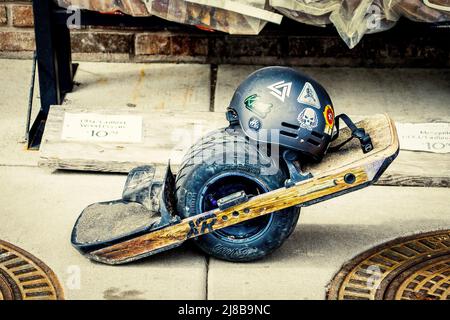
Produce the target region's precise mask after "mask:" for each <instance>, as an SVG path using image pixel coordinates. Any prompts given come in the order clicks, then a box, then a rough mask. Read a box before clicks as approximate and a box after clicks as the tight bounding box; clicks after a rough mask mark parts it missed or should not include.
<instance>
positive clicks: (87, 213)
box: [72, 200, 161, 251]
mask: <svg viewBox="0 0 450 320" xmlns="http://www.w3.org/2000/svg"><path fill="white" fill-rule="evenodd" d="M160 221H161V215H160V214H159V212H156V211H151V210H148V209H147V208H146V207H145V206H144V205H142V204H140V203H137V202H126V201H123V200H117V201H109V202H101V203H95V204H92V205H90V206H88V207H87V208H86V209H84V210H83V212H82V213H81V215H80V217H79V218H78V220H77V222H76V224H75V227H74V229H73V232H72V243H73V244H74V246H75V247H76V248H77V249H79V250H81V251H85V250H86V249H92V248H94V247H95V248H97V247H103V246H105V245H107V244H110V243H115V242H118V241H123V240H125V239H127V238H129V237H131V236H136V235H137V234H141V233H145V232H148V231H149V230H151V229H152V228H153V227H154V226H155V225H157V224H158V223H159V222H160Z"/></svg>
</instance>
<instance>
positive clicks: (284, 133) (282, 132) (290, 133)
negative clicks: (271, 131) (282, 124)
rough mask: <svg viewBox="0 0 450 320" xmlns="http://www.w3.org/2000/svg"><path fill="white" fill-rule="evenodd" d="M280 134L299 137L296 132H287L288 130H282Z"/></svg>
mask: <svg viewBox="0 0 450 320" xmlns="http://www.w3.org/2000/svg"><path fill="white" fill-rule="evenodd" d="M280 134H281V135H283V136H288V137H291V138H297V137H298V135H297V134H296V133H292V132H287V131H284V130H281V131H280Z"/></svg>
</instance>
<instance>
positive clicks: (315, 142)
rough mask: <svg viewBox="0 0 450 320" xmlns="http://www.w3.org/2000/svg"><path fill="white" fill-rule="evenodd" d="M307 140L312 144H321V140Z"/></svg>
mask: <svg viewBox="0 0 450 320" xmlns="http://www.w3.org/2000/svg"><path fill="white" fill-rule="evenodd" d="M307 141H308V143H310V144H312V145H315V146H316V147H317V146H318V145H320V142H318V141H315V140H313V139H308V140H307Z"/></svg>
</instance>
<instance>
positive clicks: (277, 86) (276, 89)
mask: <svg viewBox="0 0 450 320" xmlns="http://www.w3.org/2000/svg"><path fill="white" fill-rule="evenodd" d="M291 88H292V82H285V81H284V80H283V81H280V82H277V83H274V84H271V85H270V86H268V87H267V89H270V93H271V94H272V95H274V96H275V97H277V98H278V99H280V100H281V102H284V100H285V99H286V97H288V98H289V96H290V94H291Z"/></svg>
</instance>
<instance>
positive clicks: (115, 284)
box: [0, 60, 450, 300]
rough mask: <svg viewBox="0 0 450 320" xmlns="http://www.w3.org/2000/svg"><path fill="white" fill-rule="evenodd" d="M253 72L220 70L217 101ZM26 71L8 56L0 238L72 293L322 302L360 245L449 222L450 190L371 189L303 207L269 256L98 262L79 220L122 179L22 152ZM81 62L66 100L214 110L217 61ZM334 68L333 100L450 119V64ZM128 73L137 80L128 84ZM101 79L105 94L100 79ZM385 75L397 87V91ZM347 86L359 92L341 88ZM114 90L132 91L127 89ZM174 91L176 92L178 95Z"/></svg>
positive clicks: (323, 72)
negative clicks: (90, 256)
mask: <svg viewBox="0 0 450 320" xmlns="http://www.w3.org/2000/svg"><path fill="white" fill-rule="evenodd" d="M142 68H143V69H145V70H146V71H144V74H145V76H143V77H144V79H143V80H142V79H141V80H139V79H140V78H139V76H136V74H137V75H142V73H141V71H140V70H141V69H142ZM147 69H148V70H147ZM166 69H170V72H168V73H166V72H165V71H163V70H166ZM249 69H251V68H250V67H242V66H239V67H237V66H225V67H220V68H219V75H218V76H219V77H218V86H217V90H216V99H215V101H216V105H217V103H219V102H222V104H223V103H224V102H225V101H227V99H228V97H229V96H230V92H232V88H233V86H235V85H237V83H238V82H239V81H240V79H241V78H242V76H243V75H244V74H247V73H248V70H249ZM30 70H31V62H30V61H29V60H22V61H21V60H0V97H1V98H2V99H0V112H1V113H2V117H1V118H0V148H1V150H2V151H1V153H0V177H1V179H0V201H1V203H2V210H1V211H0V212H1V213H0V239H2V240H6V241H9V242H12V243H13V244H15V245H17V246H20V247H22V248H23V249H25V250H28V251H30V252H31V253H33V254H35V255H36V256H37V257H39V258H41V259H42V260H43V261H45V262H46V263H47V264H48V265H49V266H50V267H51V268H52V269H53V270H54V271H55V272H56V274H57V276H58V277H59V279H60V280H61V282H62V284H63V286H64V289H65V293H66V297H67V298H69V299H127V298H134V299H205V298H208V299H227V300H229V299H239V298H249V299H261V298H273V299H283V298H292V299H323V298H324V295H325V287H326V285H327V283H328V282H329V281H330V279H331V277H332V276H333V274H334V273H335V272H337V271H338V269H339V267H340V266H341V265H342V264H343V263H345V262H346V261H347V260H348V259H350V258H351V257H353V256H355V255H357V254H358V253H360V252H361V251H363V250H365V249H367V248H370V247H372V246H374V245H377V244H379V243H382V242H384V241H386V240H388V239H392V238H396V237H398V236H401V235H406V234H412V233H416V232H419V231H429V230H435V229H443V228H450V218H449V214H450V208H449V206H448V199H449V196H450V189H448V188H400V187H371V188H368V189H365V190H362V191H359V192H355V193H351V194H348V195H346V196H343V197H340V198H337V199H334V200H331V201H328V202H325V203H322V204H318V205H315V206H312V207H310V208H305V209H303V211H302V214H301V218H300V221H299V226H298V227H297V229H296V230H295V232H294V233H293V235H292V236H291V237H290V238H289V239H288V241H287V242H286V243H285V244H284V245H283V247H282V248H281V249H280V250H278V251H277V252H275V253H274V254H273V255H271V256H269V257H268V258H267V259H264V260H262V261H258V262H254V263H246V264H235V263H228V262H222V261H218V260H216V259H210V258H207V257H205V256H204V255H203V254H202V253H200V252H199V251H198V250H195V249H193V248H191V247H190V246H189V245H188V246H183V247H181V248H179V249H176V250H174V251H171V252H167V253H163V254H160V255H157V256H154V257H151V258H149V259H145V260H144V261H142V262H139V263H134V264H130V265H126V266H117V267H110V266H104V265H100V264H96V263H91V262H89V261H87V260H86V259H85V258H83V257H82V256H81V255H80V254H79V253H78V252H76V251H75V250H74V249H73V248H72V247H71V245H70V241H69V238H70V231H71V228H72V226H73V224H74V222H75V219H76V218H77V216H78V214H79V213H80V212H81V210H82V209H83V208H84V207H85V206H86V205H88V204H90V203H93V202H98V201H103V200H110V199H114V198H118V197H120V194H121V191H122V186H123V183H124V182H125V179H126V176H125V175H115V174H95V173H73V172H52V171H47V170H44V169H41V168H38V167H37V161H38V156H39V155H38V153H37V152H32V151H26V150H25V145H24V144H23V143H21V140H22V138H23V130H24V120H25V110H26V103H27V97H28V91H27V89H28V85H29V72H30ZM80 70H81V71H80V73H79V75H78V76H77V79H76V80H77V81H79V82H82V84H81V85H80V86H79V87H78V88H77V89H76V91H75V92H74V93H72V94H71V95H69V97H68V101H67V102H66V103H69V104H70V103H73V104H83V103H86V104H87V103H89V104H90V105H92V104H99V105H114V104H115V103H117V104H121V105H124V104H125V105H126V104H128V103H132V104H133V103H135V104H136V105H137V107H140V106H142V107H143V108H146V105H149V106H150V105H151V104H150V103H148V101H154V100H152V99H153V98H154V97H155V96H157V97H159V98H158V99H161V97H163V98H164V99H173V101H174V105H176V106H180V107H182V108H186V109H188V110H194V109H195V108H197V107H198V108H203V109H202V110H205V111H206V110H209V98H210V97H209V66H200V65H157V64H154V65H127V64H124V65H120V64H105V63H82V64H81V66H80ZM108 70H110V72H111V73H113V74H114V75H113V77H114V78H115V79H116V80H115V81H114V83H113V85H111V86H108V85H107V84H106V83H105V82H104V80H101V79H102V77H103V76H99V74H103V75H104V74H106V75H108V74H109V71H108ZM152 70H159V71H158V72H159V73H158V72H157V73H156V74H159V75H160V76H161V75H164V77H166V78H165V79H164V81H163V82H160V83H159V84H155V83H154V81H158V80H154V79H159V81H161V78H158V77H156V76H155V77H152V76H150V75H151V74H152V72H153V71H152ZM329 70H330V69H314V70H313V69H311V71H312V74H313V76H315V77H316V78H318V79H319V80H322V81H324V85H325V86H330V88H331V91H332V92H331V94H332V95H333V96H336V97H335V99H334V100H335V102H336V101H337V102H339V103H340V104H342V105H344V104H347V105H350V107H351V108H353V109H352V110H357V109H358V106H360V105H363V102H365V101H366V99H368V98H370V99H373V101H374V107H373V108H372V109H371V110H370V111H371V112H370V113H372V111H374V110H375V109H376V108H381V110H383V111H384V110H386V111H389V112H391V111H390V110H392V112H393V113H395V115H398V116H399V117H400V116H405V117H406V119H407V120H408V119H409V120H410V121H412V120H414V119H419V120H420V121H423V119H430V120H431V119H443V120H449V119H450V114H449V112H450V111H449V110H448V107H447V106H446V105H445V104H443V103H444V102H445V101H448V100H449V99H448V98H450V97H449V94H450V91H449V90H448V84H449V72H448V70H444V71H443V70H420V69H419V70H402V71H398V70H396V71H395V72H394V71H392V72H390V73H389V72H387V69H386V70H384V69H383V70H375V71H373V70H371V71H370V72H369V71H368V70H365V69H345V70H344V72H343V74H344V75H345V77H344V78H345V79H344V80H341V81H335V82H333V79H334V77H337V75H338V74H341V73H339V72H338V71H339V70H338V69H333V70H332V72H331V74H330V73H329ZM119 71H120V72H119ZM121 72H124V73H125V74H128V76H127V77H126V79H130V80H129V81H126V82H123V81H122V80H121V79H123V75H121ZM308 72H309V71H308ZM198 74H201V76H200V78H201V79H202V80H201V81H199V82H198V81H197V80H196V75H198ZM147 75H149V76H148V77H147ZM183 75H185V76H183ZM108 77H109V76H106V78H108ZM97 78H99V79H100V82H99V83H100V85H101V86H104V88H103V89H105V90H100V87H98V86H95V85H94V83H95V82H96V81H97V80H95V79H97ZM421 78H423V79H424V80H423V81H419V80H420V79H421ZM383 79H385V81H387V79H388V80H389V83H392V84H393V85H392V88H391V89H390V90H388V89H387V87H386V84H385V81H384V80H383ZM425 80H429V81H425ZM108 81H109V80H108ZM108 81H107V82H108ZM139 81H141V82H139ZM194 82H195V83H194ZM341 82H342V83H341ZM139 83H141V84H139ZM343 83H344V84H345V85H344V84H343ZM351 83H355V84H357V87H358V89H357V90H356V89H355V90H353V91H343V90H344V88H346V87H347V86H350V84H351ZM88 84H89V85H88ZM138 84H139V85H140V86H141V87H139V89H138V93H137V94H136V96H135V97H136V100H133V95H132V94H130V90H133V88H135V87H136V85H138ZM446 86H447V90H445V87H446ZM163 87H165V88H163ZM118 88H123V89H124V90H123V92H126V93H127V94H128V95H127V96H126V95H125V94H119V93H118V92H117V90H118ZM152 88H153V89H152ZM171 88H175V89H176V92H178V94H174V93H170V92H171V91H170V89H171ZM223 88H225V89H224V90H223ZM383 88H384V89H383ZM191 89H192V90H191ZM189 92H192V95H190V94H189ZM184 94H187V96H184ZM130 97H131V98H130ZM352 101H353V102H352ZM427 101H428V102H429V104H428V107H427V111H426V115H423V117H422V118H420V112H416V111H418V109H416V107H415V106H414V107H412V109H407V108H406V106H407V105H409V104H410V105H414V103H415V105H416V106H417V105H419V106H425V105H426V103H427ZM36 102H37V101H36ZM147 103H148V104H147ZM402 103H403V104H402ZM399 105H400V106H401V107H399ZM150 107H151V106H150ZM166 107H168V105H167V106H166V105H164V108H166ZM417 108H418V107H417ZM156 109H158V108H156ZM364 110H368V109H364ZM410 110H411V112H410ZM414 110H416V111H414ZM377 111H378V109H377ZM413 111H414V112H413ZM361 112H362V111H361ZM418 114H419V116H418ZM74 279H75V280H74ZM77 280H79V282H77ZM77 284H79V286H78V285H77Z"/></svg>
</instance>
